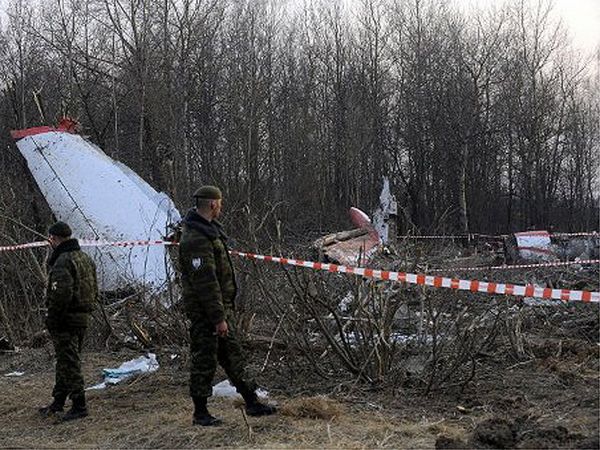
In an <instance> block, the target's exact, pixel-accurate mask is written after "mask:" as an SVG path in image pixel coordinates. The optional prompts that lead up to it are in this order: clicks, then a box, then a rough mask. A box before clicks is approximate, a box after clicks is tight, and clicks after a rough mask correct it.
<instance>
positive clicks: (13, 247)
mask: <svg viewBox="0 0 600 450" xmlns="http://www.w3.org/2000/svg"><path fill="white" fill-rule="evenodd" d="M47 245H49V243H48V242H47V241H37V242H30V243H27V244H17V245H3V246H0V252H8V251H12V250H23V249H26V248H36V247H45V246H47Z"/></svg>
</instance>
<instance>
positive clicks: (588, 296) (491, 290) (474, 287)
mask: <svg viewBox="0 0 600 450" xmlns="http://www.w3.org/2000/svg"><path fill="white" fill-rule="evenodd" d="M231 254H232V255H237V256H240V257H242V258H246V259H250V260H259V261H271V262H274V263H279V264H283V265H290V266H297V267H307V268H310V269H314V270H322V271H325V272H334V273H349V274H352V275H357V276H361V277H366V278H373V279H377V280H390V281H399V282H402V283H409V284H417V285H423V286H432V287H436V288H447V289H457V290H461V291H471V292H483V293H486V294H501V295H513V296H518V297H537V298H545V299H556V300H562V301H565V302H584V303H590V302H593V303H600V292H591V291H573V290H569V289H551V288H543V287H538V286H534V285H531V284H528V285H524V286H522V285H516V284H504V283H493V282H488V281H477V280H460V279H456V278H446V277H438V276H432V275H425V274H415V273H405V272H391V271H387V270H378V269H369V268H363V267H352V266H341V265H338V264H328V263H320V262H313V261H304V260H301V259H290V258H281V257H278V256H267V255H257V254H254V253H244V252H238V251H235V250H234V251H231Z"/></svg>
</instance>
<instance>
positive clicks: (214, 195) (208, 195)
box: [194, 186, 223, 200]
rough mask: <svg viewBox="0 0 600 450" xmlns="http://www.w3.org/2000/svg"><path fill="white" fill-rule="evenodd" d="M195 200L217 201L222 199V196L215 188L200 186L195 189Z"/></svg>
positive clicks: (219, 190)
mask: <svg viewBox="0 0 600 450" xmlns="http://www.w3.org/2000/svg"><path fill="white" fill-rule="evenodd" d="M194 197H195V198H204V199H207V200H219V199H221V198H223V194H221V189H219V188H218V187H216V186H202V187H200V188H198V189H196V192H194Z"/></svg>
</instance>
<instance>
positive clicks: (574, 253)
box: [504, 230, 600, 263]
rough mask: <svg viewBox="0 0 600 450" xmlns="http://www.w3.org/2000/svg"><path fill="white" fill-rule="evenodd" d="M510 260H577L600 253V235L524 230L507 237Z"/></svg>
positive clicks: (512, 261) (592, 257) (507, 251)
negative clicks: (574, 234) (571, 234)
mask: <svg viewBox="0 0 600 450" xmlns="http://www.w3.org/2000/svg"><path fill="white" fill-rule="evenodd" d="M504 247H505V251H506V255H505V257H506V260H507V262H509V263H520V262H552V261H559V260H560V261H577V260H586V259H595V258H598V257H600V235H590V236H569V235H561V234H550V233H549V232H548V231H543V230H542V231H524V232H520V233H514V234H513V235H510V236H508V237H507V238H506V239H505V242H504Z"/></svg>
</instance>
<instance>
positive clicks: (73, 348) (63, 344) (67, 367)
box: [50, 328, 86, 399]
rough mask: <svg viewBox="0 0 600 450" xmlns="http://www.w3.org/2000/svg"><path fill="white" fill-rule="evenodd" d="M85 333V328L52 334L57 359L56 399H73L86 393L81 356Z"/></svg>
mask: <svg viewBox="0 0 600 450" xmlns="http://www.w3.org/2000/svg"><path fill="white" fill-rule="evenodd" d="M85 331H86V329H85V328H74V329H71V330H61V331H51V332H50V334H51V336H52V343H53V344H54V353H55V357H56V378H55V383H54V389H53V390H52V396H53V397H54V398H62V399H66V398H67V397H71V399H73V398H76V397H79V396H82V395H83V393H84V392H83V375H82V374H81V357H80V355H81V348H82V345H83V338H84V336H85Z"/></svg>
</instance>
